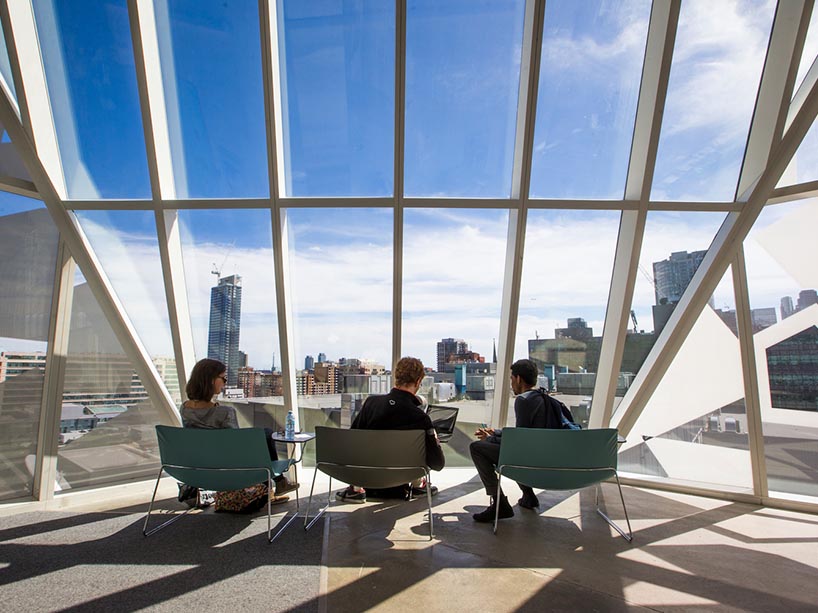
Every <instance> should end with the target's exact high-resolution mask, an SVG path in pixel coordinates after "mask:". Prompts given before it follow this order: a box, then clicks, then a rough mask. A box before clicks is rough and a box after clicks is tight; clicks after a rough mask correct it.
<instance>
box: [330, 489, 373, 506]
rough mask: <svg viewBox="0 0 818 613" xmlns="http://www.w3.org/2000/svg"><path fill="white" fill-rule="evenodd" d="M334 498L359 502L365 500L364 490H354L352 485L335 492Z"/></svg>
mask: <svg viewBox="0 0 818 613" xmlns="http://www.w3.org/2000/svg"><path fill="white" fill-rule="evenodd" d="M335 500H340V501H341V502H354V503H356V504H360V503H362V502H366V492H356V491H355V490H354V489H353V488H352V487H348V488H346V489H345V490H341V491H340V492H335Z"/></svg>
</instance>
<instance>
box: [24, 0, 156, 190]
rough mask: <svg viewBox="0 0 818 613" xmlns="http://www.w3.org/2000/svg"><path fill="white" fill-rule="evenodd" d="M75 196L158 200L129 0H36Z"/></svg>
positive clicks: (68, 181) (63, 153) (53, 107)
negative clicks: (150, 176)
mask: <svg viewBox="0 0 818 613" xmlns="http://www.w3.org/2000/svg"><path fill="white" fill-rule="evenodd" d="M33 4H34V14H35V18H36V20H37V32H38V36H39V41H40V49H41V52H42V55H43V62H44V64H45V73H46V79H47V81H48V93H49V96H50V98H51V105H50V106H51V111H52V113H53V114H54V122H55V124H56V128H57V140H58V142H59V148H60V159H61V162H62V169H63V174H64V175H65V184H66V189H67V191H68V197H69V198H79V199H97V198H150V196H151V190H150V182H149V179H148V166H147V160H146V157H145V138H144V133H143V131H142V114H141V112H140V108H139V94H138V92H137V87H136V71H135V68H134V59H133V45H132V43H131V30H130V25H129V22H128V8H127V2H126V0H92V1H88V2H68V1H64V0H34V2H33Z"/></svg>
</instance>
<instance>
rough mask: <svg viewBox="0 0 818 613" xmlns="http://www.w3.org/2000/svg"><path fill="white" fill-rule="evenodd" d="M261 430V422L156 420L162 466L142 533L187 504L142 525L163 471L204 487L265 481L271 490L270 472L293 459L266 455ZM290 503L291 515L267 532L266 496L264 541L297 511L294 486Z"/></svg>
mask: <svg viewBox="0 0 818 613" xmlns="http://www.w3.org/2000/svg"><path fill="white" fill-rule="evenodd" d="M265 436H266V434H265V433H264V430H263V429H262V428H240V429H230V428H226V429H222V430H205V429H198V428H177V427H172V426H156V438H157V439H158V441H159V455H160V457H161V461H162V467H161V468H160V469H159V474H158V476H157V477H156V485H155V486H154V488H153V496H151V502H150V504H149V505H148V514H147V515H146V516H145V525H144V526H143V528H142V534H144V535H145V536H150V535H151V534H154V533H155V532H158V531H159V530H161V529H162V528H164V527H165V526H168V525H169V524H172V523H173V522H175V521H176V520H178V519H180V518H181V517H183V516H184V515H187V514H188V513H189V512H190V511H191V510H192V509H188V510H187V511H185V512H184V513H181V514H175V515H174V516H173V517H172V518H171V519H169V520H168V521H166V522H164V523H162V524H160V525H159V526H156V527H155V528H152V529H151V530H148V520H150V516H151V510H152V509H153V503H154V500H155V499H156V491H157V489H158V488H159V479H161V477H162V473H163V472H165V473H167V474H169V475H170V476H171V477H173V478H174V479H177V480H179V481H181V482H182V483H185V484H186V485H190V486H192V487H198V488H200V489H205V490H216V491H227V490H238V489H242V488H245V487H250V486H251V485H255V484H257V483H262V482H264V481H266V482H267V485H268V486H269V488H270V490H271V491H272V490H273V487H274V486H273V477H277V476H279V475H281V474H283V473H284V472H286V471H287V469H288V468H289V467H290V466H291V465H293V464H294V463H295V460H292V459H288V460H276V461H273V460H271V459H270V452H269V451H268V450H267V442H266V440H265ZM295 504H296V512H295V515H293V517H291V518H290V519H289V520H288V521H287V523H286V524H284V526H283V527H281V528H280V529H279V530H278V531H277V532H276V534H275V536H272V528H271V517H272V509H271V504H270V501H269V500H268V501H267V540H268V541H270V542H271V543H272V542H273V541H274V540H275V539H276V537H278V535H279V534H281V533H282V532H283V531H284V529H285V528H286V527H287V526H288V525H290V523H291V522H292V521H293V520H294V519H295V518H296V517H298V490H296V493H295Z"/></svg>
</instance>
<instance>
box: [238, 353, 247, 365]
mask: <svg viewBox="0 0 818 613" xmlns="http://www.w3.org/2000/svg"><path fill="white" fill-rule="evenodd" d="M247 365H248V358H247V354H246V353H244V352H243V351H239V368H244V367H245V366H247Z"/></svg>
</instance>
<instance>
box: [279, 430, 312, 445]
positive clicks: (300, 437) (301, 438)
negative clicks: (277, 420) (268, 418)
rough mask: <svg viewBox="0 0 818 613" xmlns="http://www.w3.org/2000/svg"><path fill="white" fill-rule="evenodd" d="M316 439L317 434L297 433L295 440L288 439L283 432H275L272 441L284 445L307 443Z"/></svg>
mask: <svg viewBox="0 0 818 613" xmlns="http://www.w3.org/2000/svg"><path fill="white" fill-rule="evenodd" d="M314 438H315V432H296V433H295V435H294V436H293V438H287V437H286V436H284V433H283V432H273V436H272V439H273V440H274V441H280V442H282V443H306V442H307V441H311V440H312V439H314Z"/></svg>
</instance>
